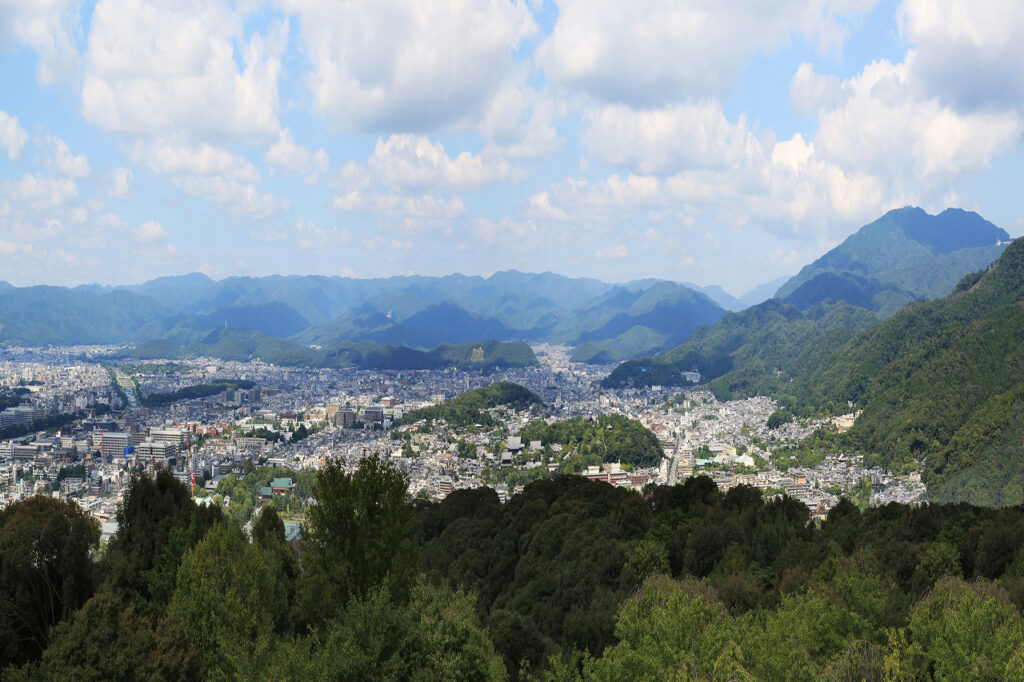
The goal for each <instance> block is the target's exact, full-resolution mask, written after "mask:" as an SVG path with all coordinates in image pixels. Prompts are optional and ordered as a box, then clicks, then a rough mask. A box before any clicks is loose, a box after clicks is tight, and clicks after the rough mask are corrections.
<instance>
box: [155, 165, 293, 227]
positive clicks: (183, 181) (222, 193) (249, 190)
mask: <svg viewBox="0 0 1024 682" xmlns="http://www.w3.org/2000/svg"><path fill="white" fill-rule="evenodd" d="M171 182H172V183H173V184H175V185H177V186H178V187H179V188H181V190H182V191H183V192H185V193H186V194H191V195H192V196H197V197H202V198H203V199H206V200H207V201H209V202H210V203H212V204H216V205H218V206H220V207H221V208H223V209H224V210H225V211H227V212H228V213H235V214H237V215H248V216H252V217H255V218H260V217H266V216H268V215H270V214H271V213H273V212H274V211H276V210H277V209H278V208H279V205H278V202H277V201H276V200H275V199H274V195H273V194H271V193H270V192H265V193H263V194H261V193H260V191H259V189H258V188H257V187H256V185H253V184H250V183H245V182H238V181H236V180H231V179H229V178H226V177H221V176H210V177H200V176H193V175H187V176H184V177H177V178H172V180H171Z"/></svg>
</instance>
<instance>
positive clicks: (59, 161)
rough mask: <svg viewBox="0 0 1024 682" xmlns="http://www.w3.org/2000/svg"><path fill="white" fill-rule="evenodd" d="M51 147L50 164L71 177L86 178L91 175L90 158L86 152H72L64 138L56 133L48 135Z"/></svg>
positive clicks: (47, 138) (48, 142) (47, 142)
mask: <svg viewBox="0 0 1024 682" xmlns="http://www.w3.org/2000/svg"><path fill="white" fill-rule="evenodd" d="M46 144H47V146H49V147H50V159H49V165H50V166H51V167H52V168H55V169H56V170H57V171H58V172H60V173H62V174H63V175H66V176H68V177H69V178H84V177H86V176H88V175H89V160H88V159H86V158H85V154H77V155H76V154H72V153H71V149H69V148H68V145H67V143H66V142H64V140H62V139H60V138H59V137H57V136H56V135H47V136H46Z"/></svg>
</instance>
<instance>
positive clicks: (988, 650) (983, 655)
mask: <svg viewBox="0 0 1024 682" xmlns="http://www.w3.org/2000/svg"><path fill="white" fill-rule="evenodd" d="M907 630H908V631H909V633H910V638H911V640H912V645H911V647H907V649H905V651H909V652H911V653H914V654H916V658H917V660H918V666H919V667H918V672H922V673H923V672H924V671H926V670H931V671H933V674H934V677H935V679H937V680H968V679H971V680H989V679H1014V677H1013V675H1012V674H1011V673H1012V672H1014V671H1015V669H1016V668H1015V666H1019V665H1020V663H1021V660H1020V655H1019V653H1020V651H1021V649H1022V648H1024V619H1022V618H1021V615H1020V612H1018V611H1017V610H1016V609H1015V608H1014V606H1013V604H1011V603H1010V601H1009V599H1008V598H1007V595H1006V593H1005V592H1004V591H1003V590H1001V589H999V588H997V587H995V586H994V585H992V583H989V582H986V581H979V582H976V583H966V582H964V581H963V580H962V579H960V578H954V577H946V578H943V579H941V580H940V581H939V582H938V583H936V585H935V588H934V589H933V590H932V592H931V594H929V595H928V596H927V597H925V598H924V599H922V600H921V601H920V602H918V604H917V605H916V606H914V608H913V609H912V610H911V613H910V619H909V621H908V627H907ZM905 658H906V656H905ZM890 665H891V666H892V667H893V668H896V667H899V666H898V664H897V662H895V661H887V666H890ZM903 667H904V668H906V667H907V666H906V665H904V666H903Z"/></svg>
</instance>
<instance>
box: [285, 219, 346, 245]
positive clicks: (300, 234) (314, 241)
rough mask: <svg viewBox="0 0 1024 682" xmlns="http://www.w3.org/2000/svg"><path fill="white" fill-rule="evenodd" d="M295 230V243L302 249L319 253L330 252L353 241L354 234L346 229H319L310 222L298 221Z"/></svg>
mask: <svg viewBox="0 0 1024 682" xmlns="http://www.w3.org/2000/svg"><path fill="white" fill-rule="evenodd" d="M293 230H294V236H295V241H296V242H297V243H298V245H299V247H300V248H303V249H311V250H316V251H318V252H326V251H330V250H331V249H332V248H335V247H339V246H345V245H347V244H349V243H350V242H351V241H352V233H351V232H349V231H348V230H346V229H345V228H338V227H329V228H324V227H319V226H317V225H315V224H314V223H311V222H310V221H308V220H302V219H300V220H296V221H295V225H294V226H293Z"/></svg>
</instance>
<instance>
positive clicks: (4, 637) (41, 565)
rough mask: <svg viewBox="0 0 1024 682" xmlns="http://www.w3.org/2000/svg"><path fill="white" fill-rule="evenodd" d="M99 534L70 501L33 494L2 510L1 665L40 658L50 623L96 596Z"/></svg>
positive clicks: (67, 615) (67, 614) (58, 620)
mask: <svg viewBox="0 0 1024 682" xmlns="http://www.w3.org/2000/svg"><path fill="white" fill-rule="evenodd" d="M99 537H100V533H99V527H98V525H97V524H96V522H95V521H94V520H93V519H92V518H90V517H89V516H88V515H86V513H85V512H84V511H82V509H81V508H80V507H78V505H75V504H72V503H70V502H60V501H58V500H54V499H52V498H48V497H31V498H29V499H27V500H23V501H21V502H15V503H14V504H12V505H10V506H8V507H7V508H5V509H3V510H0V670H2V669H3V668H4V667H5V666H7V665H8V664H15V665H20V664H22V663H24V662H26V661H30V660H35V659H38V658H39V656H40V655H41V654H42V652H43V650H44V649H45V648H46V647H47V645H48V644H49V642H50V628H51V627H53V626H54V625H56V624H57V623H58V622H60V621H61V620H64V619H65V618H68V617H69V616H70V615H71V614H73V613H74V612H75V611H76V610H78V609H79V608H80V607H81V606H82V604H84V603H85V601H86V600H87V599H88V598H89V597H90V596H91V595H92V591H93V563H92V559H91V557H90V552H91V551H92V550H93V549H95V548H96V547H97V546H98V544H99Z"/></svg>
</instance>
